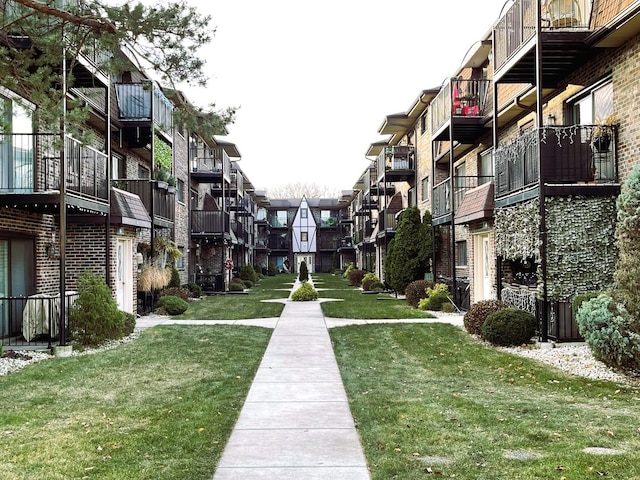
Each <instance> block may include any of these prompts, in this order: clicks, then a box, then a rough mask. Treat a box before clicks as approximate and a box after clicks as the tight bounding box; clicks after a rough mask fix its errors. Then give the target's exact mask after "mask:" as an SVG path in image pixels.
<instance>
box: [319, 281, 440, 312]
mask: <svg viewBox="0 0 640 480" xmlns="http://www.w3.org/2000/svg"><path fill="white" fill-rule="evenodd" d="M313 281H314V285H315V286H316V288H320V289H328V290H320V291H319V292H318V293H319V294H320V297H321V298H337V299H342V300H344V301H339V302H323V303H322V312H323V313H324V315H326V316H327V317H331V318H356V319H400V318H433V314H431V313H429V312H425V311H423V310H418V309H416V308H411V307H410V306H409V305H407V302H406V301H405V300H399V299H396V298H395V297H394V296H393V295H389V294H386V293H380V294H363V293H362V291H361V290H360V289H358V288H355V287H352V286H350V285H349V282H348V281H347V280H346V279H345V278H343V277H341V276H334V275H331V274H314V275H313Z"/></svg>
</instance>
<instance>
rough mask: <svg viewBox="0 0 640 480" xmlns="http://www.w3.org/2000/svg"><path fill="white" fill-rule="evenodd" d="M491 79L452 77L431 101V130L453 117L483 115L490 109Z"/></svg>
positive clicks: (433, 130)
mask: <svg viewBox="0 0 640 480" xmlns="http://www.w3.org/2000/svg"><path fill="white" fill-rule="evenodd" d="M490 97H491V80H464V79H458V78H450V79H449V80H447V81H446V82H445V84H444V85H443V86H442V89H441V90H440V92H438V95H437V96H436V98H435V99H434V100H433V102H431V131H432V132H435V131H437V130H438V129H439V128H440V127H441V126H442V125H444V124H445V123H446V122H448V121H449V120H450V119H451V118H452V117H483V116H485V115H487V114H488V110H489V109H490V101H489V99H490Z"/></svg>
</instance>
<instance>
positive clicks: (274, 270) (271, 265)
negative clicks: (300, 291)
mask: <svg viewBox="0 0 640 480" xmlns="http://www.w3.org/2000/svg"><path fill="white" fill-rule="evenodd" d="M267 271H268V272H269V276H270V277H273V276H275V275H277V274H278V267H276V264H275V263H273V262H269V266H268V267H267Z"/></svg>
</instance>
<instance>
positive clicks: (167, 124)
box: [115, 82, 173, 133]
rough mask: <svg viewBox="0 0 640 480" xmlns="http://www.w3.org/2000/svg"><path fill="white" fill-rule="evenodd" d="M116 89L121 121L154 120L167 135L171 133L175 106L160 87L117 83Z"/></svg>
mask: <svg viewBox="0 0 640 480" xmlns="http://www.w3.org/2000/svg"><path fill="white" fill-rule="evenodd" d="M115 87H116V98H117V102H118V109H119V112H120V113H119V117H120V119H121V120H136V121H149V122H151V121H152V120H153V122H154V123H155V124H156V125H157V126H158V127H160V128H161V129H162V130H163V131H164V132H165V133H171V131H172V129H173V104H172V103H171V102H170V101H169V99H167V97H166V96H165V95H164V93H163V92H162V90H161V89H160V88H159V87H158V86H156V85H155V84H152V83H150V82H145V83H116V84H115ZM152 95H153V96H152ZM152 110H153V111H152Z"/></svg>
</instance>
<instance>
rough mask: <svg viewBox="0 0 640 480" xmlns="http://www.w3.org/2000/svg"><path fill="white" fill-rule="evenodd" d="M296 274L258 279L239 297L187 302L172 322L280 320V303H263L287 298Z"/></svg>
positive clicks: (218, 297) (221, 296)
mask: <svg viewBox="0 0 640 480" xmlns="http://www.w3.org/2000/svg"><path fill="white" fill-rule="evenodd" d="M295 278H296V277H295V275H290V274H283V275H275V276H273V277H266V278H263V279H262V280H260V282H259V283H257V284H256V285H254V286H253V287H252V288H251V289H249V290H248V293H247V294H246V295H245V294H241V295H211V296H206V297H202V298H201V299H200V300H197V301H193V302H190V303H189V308H188V309H187V311H186V312H184V313H183V314H181V315H176V316H174V317H172V318H174V319H188V320H241V319H245V318H269V317H279V316H280V314H281V313H282V310H283V308H284V305H283V304H282V303H277V302H275V303H272V302H266V303H265V302H263V301H262V300H270V299H276V298H287V297H288V296H289V293H290V292H289V291H287V290H285V289H290V288H291V284H292V283H293V282H294V281H295Z"/></svg>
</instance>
